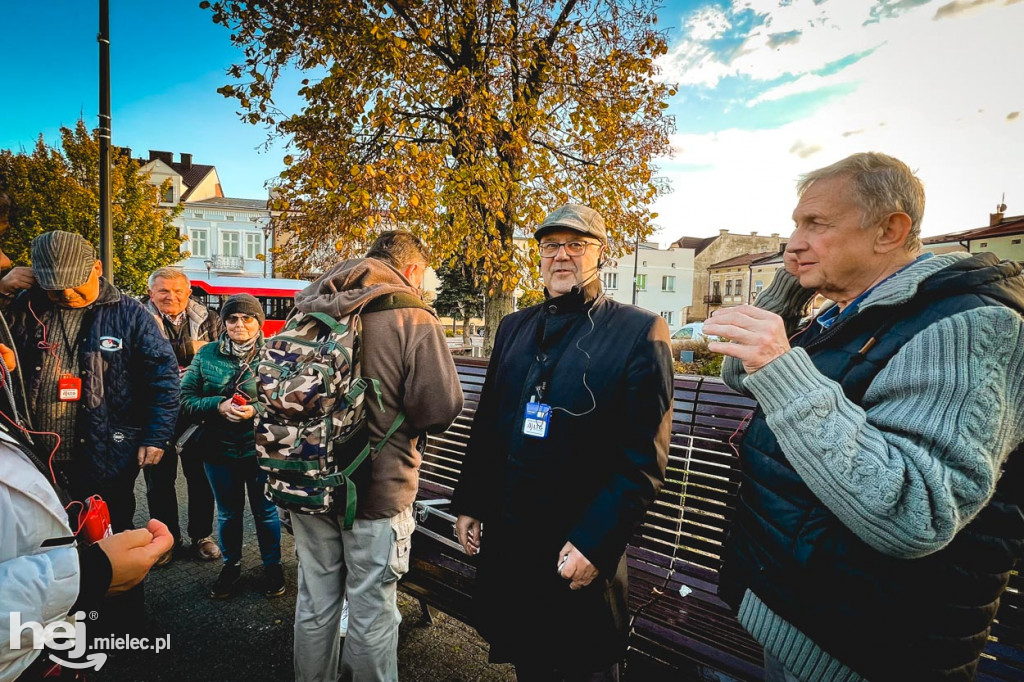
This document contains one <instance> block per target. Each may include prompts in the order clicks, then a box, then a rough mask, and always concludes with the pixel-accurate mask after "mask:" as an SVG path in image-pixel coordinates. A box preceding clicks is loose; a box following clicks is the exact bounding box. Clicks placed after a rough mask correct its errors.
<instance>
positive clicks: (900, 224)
mask: <svg viewBox="0 0 1024 682" xmlns="http://www.w3.org/2000/svg"><path fill="white" fill-rule="evenodd" d="M910 223H911V221H910V216H909V215H907V214H906V213H903V212H902V211H896V212H894V213H890V214H889V215H888V216H886V218H885V220H883V221H882V223H881V225H879V227H878V234H877V235H876V236H875V252H876V253H890V252H892V251H895V250H896V249H899V248H902V247H903V245H904V244H905V243H906V241H907V235H908V234H910Z"/></svg>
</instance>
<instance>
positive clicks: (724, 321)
mask: <svg viewBox="0 0 1024 682" xmlns="http://www.w3.org/2000/svg"><path fill="white" fill-rule="evenodd" d="M704 333H705V334H709V335H713V336H721V337H724V338H727V339H729V341H730V342H731V343H730V342H726V341H712V342H710V343H709V344H708V350H710V351H712V352H714V353H724V354H725V355H728V356H730V357H734V358H736V359H737V360H739V361H740V362H742V363H743V369H744V370H745V371H746V372H747V374H753V373H754V372H756V371H757V370H759V369H761V368H762V367H764V366H765V365H767V364H768V363H769V362H771V361H772V360H774V359H775V358H777V357H779V356H781V355H784V354H785V353H787V352H789V350H790V348H791V346H790V345H789V338H788V337H787V336H786V325H785V323H784V322H783V321H782V318H781V317H779V316H778V315H776V314H775V313H770V312H768V311H767V310H762V309H761V308H755V307H754V306H752V305H740V306H736V307H734V308H719V309H718V310H716V311H715V312H714V314H713V315H712V316H711V317H709V318H708V319H707V320H706V321H705V322H704Z"/></svg>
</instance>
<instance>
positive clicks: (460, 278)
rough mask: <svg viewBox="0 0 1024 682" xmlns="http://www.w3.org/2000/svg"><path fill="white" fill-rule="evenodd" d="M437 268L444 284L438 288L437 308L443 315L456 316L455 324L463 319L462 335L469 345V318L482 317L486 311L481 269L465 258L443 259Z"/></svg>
mask: <svg viewBox="0 0 1024 682" xmlns="http://www.w3.org/2000/svg"><path fill="white" fill-rule="evenodd" d="M435 272H436V273H437V278H438V279H439V280H440V281H441V286H440V287H439V288H438V290H437V298H436V299H435V300H434V309H435V310H437V313H438V314H439V315H443V316H445V317H450V318H452V325H453V327H454V323H455V321H456V320H462V321H463V322H462V339H463V342H464V343H465V344H466V345H467V346H468V345H469V343H470V339H469V324H468V321H469V319H470V318H471V317H479V316H480V315H481V314H482V312H483V298H481V293H482V292H481V287H480V285H479V284H478V283H477V279H478V277H477V273H475V272H474V268H473V266H472V265H470V264H469V263H466V262H465V261H463V260H461V259H455V260H454V261H452V262H449V263H443V264H441V265H439V266H438V267H437V269H436V270H435Z"/></svg>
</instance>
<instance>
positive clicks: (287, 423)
mask: <svg viewBox="0 0 1024 682" xmlns="http://www.w3.org/2000/svg"><path fill="white" fill-rule="evenodd" d="M394 308H427V306H426V305H425V304H424V303H423V302H422V301H420V300H419V299H418V298H415V297H414V296H411V295H408V294H387V295H385V296H381V297H379V298H377V299H374V300H373V301H371V302H370V303H368V304H367V305H366V306H364V307H363V309H362V311H361V314H363V315H365V314H369V313H372V312H376V311H379V310H391V309H394ZM427 309H429V308H427ZM360 336H361V324H360V313H353V314H352V315H348V316H346V317H342V318H341V319H335V318H333V317H331V316H330V315H327V314H324V313H303V312H294V313H293V314H292V316H291V317H290V318H289V320H288V323H287V324H286V325H285V327H284V329H282V330H281V331H280V332H278V333H277V334H276V335H275V336H273V337H271V338H269V339H267V343H266V345H265V346H264V348H263V350H262V352H261V355H260V359H259V362H258V363H257V375H258V376H257V379H258V380H257V387H256V392H257V398H258V401H259V402H258V405H257V408H256V409H257V414H256V453H257V456H258V461H259V465H260V468H262V469H263V470H264V471H266V472H267V474H268V475H269V481H268V484H267V497H268V498H269V499H270V500H271V501H272V502H274V504H276V505H277V506H279V507H283V508H285V509H289V510H291V511H294V512H298V513H302V514H326V513H329V512H332V511H337V512H338V514H339V517H341V516H343V517H344V527H345V529H346V530H347V529H349V528H351V527H352V521H353V519H354V518H355V512H356V502H357V493H356V488H357V481H358V482H364V481H368V480H369V479H368V474H369V468H370V467H369V466H361V465H362V464H363V463H364V462H366V461H367V460H371V461H372V459H373V458H375V457H376V456H377V454H378V453H379V452H380V450H381V449H382V448H383V447H384V445H385V443H387V441H388V439H389V438H391V435H392V434H393V433H394V432H395V431H396V430H397V429H398V427H399V426H401V425H402V422H403V421H404V420H405V414H404V413H402V412H399V413H398V414H397V415H396V416H395V419H394V421H393V422H392V424H391V427H390V428H389V429H388V431H387V433H385V435H384V437H383V439H382V440H381V441H380V442H379V443H377V444H375V445H373V446H371V445H370V442H369V434H368V429H367V427H366V413H365V411H364V409H363V400H364V399H365V398H366V392H367V389H371V390H372V392H373V393H374V394H375V396H376V398H377V402H378V404H379V405H380V406H381V409H382V410H383V403H382V402H381V395H380V385H379V383H378V382H377V380H376V379H367V378H365V377H363V376H362V373H361V370H360V366H361V362H360V358H361V353H360V351H361V348H360ZM357 473H361V474H362V475H360V476H357Z"/></svg>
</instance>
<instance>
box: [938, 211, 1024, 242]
mask: <svg viewBox="0 0 1024 682" xmlns="http://www.w3.org/2000/svg"><path fill="white" fill-rule="evenodd" d="M1021 233H1024V215H1016V216H1009V217H1007V218H1003V219H1002V221H1000V222H999V224H998V225H986V226H985V227H976V228H974V229H973V230H963V231H961V232H947V233H946V234H940V235H936V236H934V237H927V238H924V239H922V240H921V242H922V243H924V244H944V243H946V242H961V241H967V240H969V239H982V238H984V237H1003V236H1006V235H1010V234H1021Z"/></svg>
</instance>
